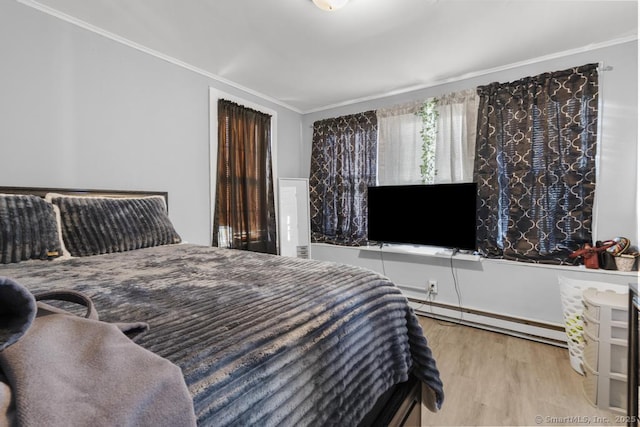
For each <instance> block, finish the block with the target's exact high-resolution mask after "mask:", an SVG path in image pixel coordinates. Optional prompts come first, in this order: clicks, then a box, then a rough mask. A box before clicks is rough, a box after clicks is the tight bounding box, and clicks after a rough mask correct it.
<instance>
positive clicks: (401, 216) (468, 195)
mask: <svg viewBox="0 0 640 427" xmlns="http://www.w3.org/2000/svg"><path fill="white" fill-rule="evenodd" d="M476 195H477V185H476V183H453V184H430V185H386V186H376V187H369V188H368V199H369V201H368V217H367V219H368V228H367V231H368V239H369V241H374V242H377V243H409V244H415V245H428V246H438V247H444V248H451V249H458V250H464V251H475V250H476Z"/></svg>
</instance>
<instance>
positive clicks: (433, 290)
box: [427, 280, 438, 295]
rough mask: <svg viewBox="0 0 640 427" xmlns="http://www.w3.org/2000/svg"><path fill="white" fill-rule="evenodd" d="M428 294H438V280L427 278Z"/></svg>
mask: <svg viewBox="0 0 640 427" xmlns="http://www.w3.org/2000/svg"><path fill="white" fill-rule="evenodd" d="M427 291H428V293H429V295H437V294H438V281H437V280H429V283H428V289H427Z"/></svg>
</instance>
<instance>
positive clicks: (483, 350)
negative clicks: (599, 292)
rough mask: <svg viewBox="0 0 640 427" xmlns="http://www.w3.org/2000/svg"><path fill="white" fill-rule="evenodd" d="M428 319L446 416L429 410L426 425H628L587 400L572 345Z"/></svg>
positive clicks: (427, 329)
mask: <svg viewBox="0 0 640 427" xmlns="http://www.w3.org/2000/svg"><path fill="white" fill-rule="evenodd" d="M420 322H421V324H422V327H423V329H424V331H425V336H426V337H427V340H428V341H429V346H430V347H431V350H432V351H433V353H434V356H435V359H436V363H437V366H438V369H439V370H440V376H441V378H442V382H443V384H444V392H445V401H444V405H443V407H442V409H441V410H440V411H439V412H438V413H432V412H429V410H427V409H426V408H424V407H423V411H422V425H423V426H454V425H455V426H489V425H491V426H537V425H541V426H546V425H565V426H566V425H574V426H575V425H587V424H591V425H624V424H625V423H624V420H623V419H616V416H617V415H618V414H616V413H612V412H609V411H606V410H601V409H598V408H595V407H593V406H592V405H591V404H590V403H589V401H587V399H586V397H584V395H583V392H582V380H583V378H584V377H583V376H582V375H580V374H578V373H577V372H576V371H574V370H573V369H572V368H571V366H570V364H569V354H568V350H567V349H564V348H559V347H555V346H551V345H547V344H541V343H536V342H532V341H528V340H525V339H521V338H515V337H510V336H507V335H503V334H499V333H495V332H489V331H484V330H480V329H476V328H471V327H467V326H461V325H455V324H451V323H446V322H442V321H436V320H434V319H431V318H427V317H422V316H420ZM536 417H537V418H536ZM618 421H621V422H618Z"/></svg>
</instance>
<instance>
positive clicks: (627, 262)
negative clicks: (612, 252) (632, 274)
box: [615, 254, 638, 271]
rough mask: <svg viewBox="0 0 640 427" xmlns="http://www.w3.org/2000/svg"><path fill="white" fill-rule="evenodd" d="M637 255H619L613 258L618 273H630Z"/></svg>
mask: <svg viewBox="0 0 640 427" xmlns="http://www.w3.org/2000/svg"><path fill="white" fill-rule="evenodd" d="M637 257H638V254H621V255H618V256H616V257H615V260H616V268H617V269H618V270H619V271H632V270H633V266H634V265H635V263H636V258H637Z"/></svg>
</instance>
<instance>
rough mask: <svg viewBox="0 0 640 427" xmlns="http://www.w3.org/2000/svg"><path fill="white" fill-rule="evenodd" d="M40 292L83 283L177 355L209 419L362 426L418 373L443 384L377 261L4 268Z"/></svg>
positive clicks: (176, 256) (125, 257) (237, 257)
mask: <svg viewBox="0 0 640 427" xmlns="http://www.w3.org/2000/svg"><path fill="white" fill-rule="evenodd" d="M0 275H1V276H7V277H10V278H13V279H14V280H15V281H17V282H19V283H21V284H22V285H24V286H26V287H27V288H28V289H29V290H30V291H31V292H40V291H44V290H49V289H74V290H77V291H81V292H83V293H85V294H87V295H88V296H90V297H91V298H92V300H93V302H94V304H95V306H96V309H97V310H98V312H99V313H100V317H101V319H102V320H104V321H106V322H136V321H143V322H147V323H148V324H149V326H150V330H149V331H148V332H147V333H145V334H143V335H141V336H140V337H138V338H137V339H136V342H138V343H139V344H140V345H142V346H143V347H145V348H147V349H149V350H151V351H153V352H155V353H156V354H158V355H160V356H162V357H165V358H167V359H168V360H170V361H172V362H173V363H175V364H177V365H178V366H179V367H180V368H181V369H182V372H183V375H184V377H185V380H186V383H187V385H188V388H189V391H190V392H191V394H192V396H193V402H194V409H195V413H196V416H197V418H198V424H199V425H216V426H223V425H242V426H244V425H260V426H267V425H292V426H294V425H295V426H299V425H323V426H325V425H356V424H357V423H358V421H360V420H361V419H362V418H363V417H364V415H365V414H366V413H367V412H368V411H369V410H370V409H371V408H372V406H373V405H374V403H375V401H376V399H377V398H378V397H379V396H380V395H381V394H382V393H383V392H384V391H385V390H387V389H388V388H390V387H391V386H392V385H394V384H396V383H399V382H403V381H405V380H407V378H408V374H409V371H410V370H411V369H413V372H414V373H415V375H416V376H417V377H418V378H419V379H421V380H422V381H423V382H424V383H426V384H427V385H428V386H429V388H430V390H431V392H432V396H434V397H435V399H434V406H433V407H432V408H430V409H432V410H437V409H438V408H439V407H440V405H441V404H442V401H443V398H444V395H443V391H442V382H441V381H440V377H439V373H438V370H437V368H436V364H435V361H434V359H433V358H432V354H431V351H430V349H429V347H428V345H427V341H426V339H425V337H424V335H423V333H422V329H421V328H420V325H419V323H418V321H417V318H416V317H415V315H414V314H413V311H412V310H411V309H410V308H409V306H408V305H407V300H406V298H405V297H404V296H402V294H401V293H400V291H399V290H398V288H397V287H395V286H394V285H393V284H392V283H390V282H389V281H388V280H387V279H386V278H384V277H382V276H380V275H377V274H375V273H373V272H371V271H369V270H365V269H361V268H357V267H348V266H344V265H340V264H335V263H328V262H320V261H314V260H302V259H296V258H288V257H280V256H273V255H264V254H258V253H251V252H244V251H237V250H227V249H218V248H211V247H204V246H197V245H189V244H182V245H170V246H158V247H153V248H146V249H139V250H135V251H129V252H125V253H114V254H105V255H97V256H90V257H82V258H73V259H69V260H56V261H39V260H38V261H35V260H34V261H26V262H21V263H18V264H11V265H5V266H1V267H0Z"/></svg>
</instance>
